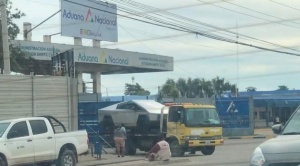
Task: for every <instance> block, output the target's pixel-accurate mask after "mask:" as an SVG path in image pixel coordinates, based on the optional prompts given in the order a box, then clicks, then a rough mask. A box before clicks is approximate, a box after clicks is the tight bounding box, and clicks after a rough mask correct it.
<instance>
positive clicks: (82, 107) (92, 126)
mask: <svg viewBox="0 0 300 166" xmlns="http://www.w3.org/2000/svg"><path fill="white" fill-rule="evenodd" d="M116 103H119V102H118V101H113V102H80V103H78V129H79V130H80V129H85V130H86V131H87V132H88V135H89V140H90V142H93V143H94V142H95V141H96V140H97V139H96V138H97V135H96V133H95V132H94V131H96V132H99V126H98V124H99V123H98V110H99V109H101V108H104V107H108V106H110V105H113V104H116Z"/></svg>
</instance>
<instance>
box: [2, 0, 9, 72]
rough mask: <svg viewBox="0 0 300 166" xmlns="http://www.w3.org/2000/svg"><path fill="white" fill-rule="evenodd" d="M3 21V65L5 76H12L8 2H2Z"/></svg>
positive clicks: (4, 0)
mask: <svg viewBox="0 0 300 166" xmlns="http://www.w3.org/2000/svg"><path fill="white" fill-rule="evenodd" d="M0 3H1V4H0V5H1V8H0V10H1V20H2V22H1V23H2V43H3V64H4V74H7V75H9V74H10V56H9V45H8V29H7V13H6V0H1V2H0Z"/></svg>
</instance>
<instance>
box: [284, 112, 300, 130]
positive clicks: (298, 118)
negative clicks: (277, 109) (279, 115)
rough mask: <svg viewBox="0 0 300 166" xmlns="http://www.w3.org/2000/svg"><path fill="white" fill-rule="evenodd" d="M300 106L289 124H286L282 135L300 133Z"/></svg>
mask: <svg viewBox="0 0 300 166" xmlns="http://www.w3.org/2000/svg"><path fill="white" fill-rule="evenodd" d="M299 126H300V108H298V109H297V110H296V112H295V114H294V115H293V116H292V117H291V119H290V121H289V122H288V124H287V125H286V126H285V128H284V130H283V131H282V135H292V134H293V135H295V134H297V135H298V134H299V135H300V128H299Z"/></svg>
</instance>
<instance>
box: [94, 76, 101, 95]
mask: <svg viewBox="0 0 300 166" xmlns="http://www.w3.org/2000/svg"><path fill="white" fill-rule="evenodd" d="M92 79H93V93H97V94H101V72H95V73H92Z"/></svg>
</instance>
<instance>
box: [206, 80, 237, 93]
mask: <svg viewBox="0 0 300 166" xmlns="http://www.w3.org/2000/svg"><path fill="white" fill-rule="evenodd" d="M212 84H213V88H214V91H215V95H216V96H217V97H219V96H221V94H222V93H223V92H226V91H230V92H231V93H234V94H235V93H236V86H235V85H231V84H230V83H229V82H225V80H224V78H219V77H216V78H214V79H212Z"/></svg>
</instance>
